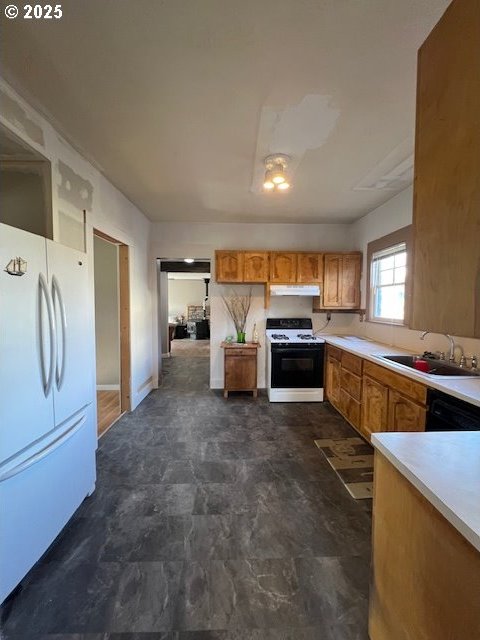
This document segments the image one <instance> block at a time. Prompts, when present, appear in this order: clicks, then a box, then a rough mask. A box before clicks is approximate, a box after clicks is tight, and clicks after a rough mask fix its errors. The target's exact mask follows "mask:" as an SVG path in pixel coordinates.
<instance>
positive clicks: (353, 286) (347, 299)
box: [322, 253, 362, 309]
mask: <svg viewBox="0 0 480 640" xmlns="http://www.w3.org/2000/svg"><path fill="white" fill-rule="evenodd" d="M361 275H362V254H361V253H347V254H345V253H344V254H326V255H325V265H324V274H323V295H322V307H323V308H324V309H329V308H331V309H338V308H341V309H358V308H359V307H360V278H361Z"/></svg>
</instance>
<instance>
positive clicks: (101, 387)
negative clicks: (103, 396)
mask: <svg viewBox="0 0 480 640" xmlns="http://www.w3.org/2000/svg"><path fill="white" fill-rule="evenodd" d="M97 391H120V385H119V384H97Z"/></svg>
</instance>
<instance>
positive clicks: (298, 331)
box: [266, 318, 325, 402]
mask: <svg viewBox="0 0 480 640" xmlns="http://www.w3.org/2000/svg"><path fill="white" fill-rule="evenodd" d="M266 334H267V343H268V346H269V349H268V357H267V391H268V399H269V400H270V402H323V361H324V354H325V340H324V339H323V338H319V337H317V336H315V335H313V325H312V320H311V319H310V318H268V319H267V329H266Z"/></svg>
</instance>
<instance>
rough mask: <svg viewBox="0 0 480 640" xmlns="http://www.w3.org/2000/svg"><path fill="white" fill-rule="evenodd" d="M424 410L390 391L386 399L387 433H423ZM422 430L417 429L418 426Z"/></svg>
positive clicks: (422, 407) (395, 392)
mask: <svg viewBox="0 0 480 640" xmlns="http://www.w3.org/2000/svg"><path fill="white" fill-rule="evenodd" d="M426 413H427V412H426V408H425V407H424V406H421V405H419V404H417V403H416V402H413V401H412V400H410V399H409V398H406V397H405V396H403V395H402V394H401V393H398V392H397V391H393V389H392V390H390V392H389V397H388V430H389V431H420V430H421V431H423V429H424V428H425V420H426ZM420 425H421V426H422V427H423V428H422V429H419V426H420Z"/></svg>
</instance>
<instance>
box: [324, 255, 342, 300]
mask: <svg viewBox="0 0 480 640" xmlns="http://www.w3.org/2000/svg"><path fill="white" fill-rule="evenodd" d="M341 275H342V256H341V255H336V254H331V255H326V256H325V271H324V274H323V306H324V307H325V308H326V309H328V308H329V307H340V306H341V302H342V301H341V284H340V279H341Z"/></svg>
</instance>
